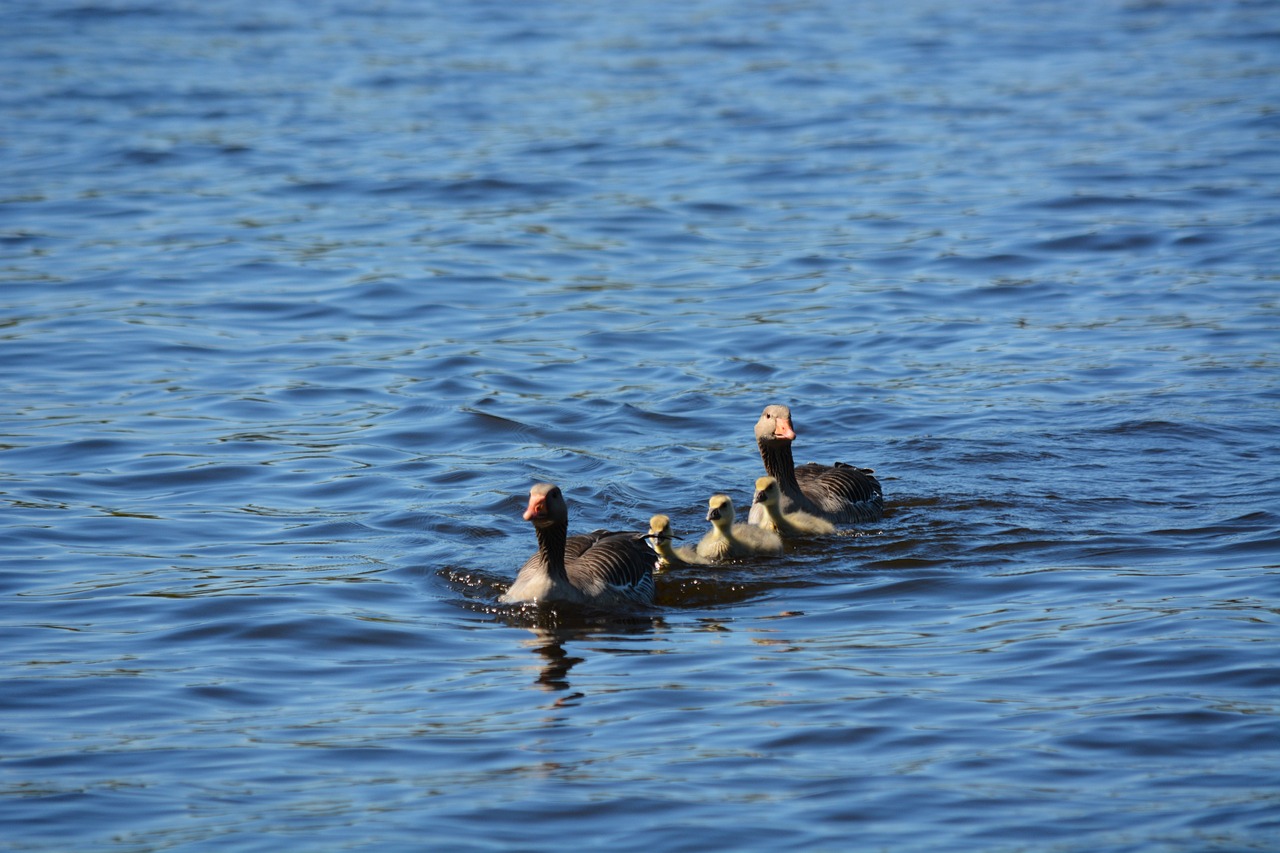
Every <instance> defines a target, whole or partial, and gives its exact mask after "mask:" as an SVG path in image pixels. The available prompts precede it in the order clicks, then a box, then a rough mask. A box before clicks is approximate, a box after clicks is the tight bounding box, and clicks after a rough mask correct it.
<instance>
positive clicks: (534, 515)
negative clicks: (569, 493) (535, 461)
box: [524, 483, 569, 529]
mask: <svg viewBox="0 0 1280 853" xmlns="http://www.w3.org/2000/svg"><path fill="white" fill-rule="evenodd" d="M524 520H525V521H530V522H533V526H534V527H536V528H539V529H541V528H544V527H551V526H553V525H555V524H567V523H568V521H569V507H568V505H567V504H565V502H564V493H563V492H561V491H560V487H559V486H556V485H553V484H551V483H537V484H536V485H534V487H533V488H532V489H530V490H529V506H528V508H527V509H526V510H525V511H524Z"/></svg>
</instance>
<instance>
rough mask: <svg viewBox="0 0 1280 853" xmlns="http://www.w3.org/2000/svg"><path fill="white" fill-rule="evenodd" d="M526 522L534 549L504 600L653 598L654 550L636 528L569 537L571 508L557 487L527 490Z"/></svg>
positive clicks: (624, 601) (629, 601)
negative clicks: (532, 534)
mask: <svg viewBox="0 0 1280 853" xmlns="http://www.w3.org/2000/svg"><path fill="white" fill-rule="evenodd" d="M524 519H525V521H529V522H532V523H533V529H534V531H535V532H536V533H537V536H538V553H536V554H534V555H533V556H532V557H530V558H529V559H528V560H526V561H525V564H524V565H523V566H522V567H521V568H520V573H519V574H518V575H516V579H515V582H514V583H513V584H511V588H510V589H508V590H507V591H506V593H505V594H504V595H503V596H502V597H501V599H500V600H501V601H502V602H504V603H517V602H522V601H534V602H537V601H565V602H574V603H579V604H595V605H601V606H606V607H609V606H618V605H634V604H649V603H651V602H652V601H653V569H654V564H655V563H656V562H657V555H656V554H654V553H653V551H652V550H650V548H649V546H648V545H647V544H645V542H644V539H643V534H640V533H610V532H608V531H604V530H597V531H595V532H593V533H582V534H578V535H576V536H569V535H568V534H569V507H568V505H567V504H566V503H565V500H564V494H563V493H562V492H561V491H560V487H559V486H556V485H553V484H551V483H538V484H536V485H535V486H534V487H533V488H531V489H530V490H529V507H528V509H526V510H525V511H524Z"/></svg>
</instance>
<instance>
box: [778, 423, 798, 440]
mask: <svg viewBox="0 0 1280 853" xmlns="http://www.w3.org/2000/svg"><path fill="white" fill-rule="evenodd" d="M773 437H774V438H780V439H782V440H783V441H791V440H792V439H794V438H795V437H796V431H795V430H793V429H792V428H791V421H789V420H787V419H786V418H778V419H777V420H776V421H775V422H774V427H773Z"/></svg>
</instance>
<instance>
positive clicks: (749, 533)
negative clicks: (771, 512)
mask: <svg viewBox="0 0 1280 853" xmlns="http://www.w3.org/2000/svg"><path fill="white" fill-rule="evenodd" d="M733 517H734V513H733V501H732V500H730V499H729V496H728V495H712V496H711V500H710V501H708V502H707V521H709V522H711V530H710V531H709V532H708V533H707V535H706V536H704V537H702V541H701V542H699V543H698V556H699V557H702V558H703V559H704V560H705V561H707V562H712V563H723V562H725V561H726V560H733V559H737V558H741V557H753V556H757V555H773V554H781V553H782V539H781V538H780V537H779V536H778V534H777V533H774V532H773V531H772V530H765V529H764V528H762V527H755V526H752V525H750V524H734V523H733Z"/></svg>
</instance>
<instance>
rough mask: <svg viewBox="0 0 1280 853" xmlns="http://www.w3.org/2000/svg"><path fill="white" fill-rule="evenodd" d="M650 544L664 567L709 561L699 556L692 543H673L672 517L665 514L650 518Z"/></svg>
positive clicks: (692, 564) (693, 564)
mask: <svg viewBox="0 0 1280 853" xmlns="http://www.w3.org/2000/svg"><path fill="white" fill-rule="evenodd" d="M647 538H648V539H649V544H650V545H651V546H652V547H653V550H654V551H655V552H656V553H657V555H658V562H659V564H661V565H662V566H663V567H664V568H671V567H672V566H699V565H706V564H707V563H708V562H709V561H708V560H707V559H706V558H705V557H700V556H698V549H697V548H695V547H694V546H692V545H681V546H680V547H679V548H677V547H675V546H674V545H672V544H671V540H672V539H674V538H675V534H673V533H672V532H671V519H670V518H668V517H667V516H665V515H655V516H654V517H653V518H651V519H649V535H648V537H647Z"/></svg>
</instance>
